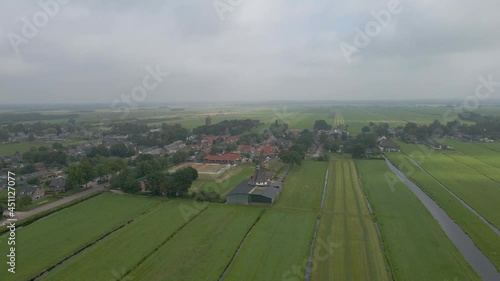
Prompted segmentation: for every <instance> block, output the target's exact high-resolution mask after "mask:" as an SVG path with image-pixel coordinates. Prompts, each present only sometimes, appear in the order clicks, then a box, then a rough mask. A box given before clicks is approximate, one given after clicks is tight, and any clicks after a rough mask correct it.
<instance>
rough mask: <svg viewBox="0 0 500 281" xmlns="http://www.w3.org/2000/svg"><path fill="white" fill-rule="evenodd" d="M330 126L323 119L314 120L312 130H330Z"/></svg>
mask: <svg viewBox="0 0 500 281" xmlns="http://www.w3.org/2000/svg"><path fill="white" fill-rule="evenodd" d="M331 128H332V126H330V125H328V123H326V121H325V120H316V121H315V122H314V130H330V129H331Z"/></svg>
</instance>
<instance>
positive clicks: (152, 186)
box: [146, 172, 168, 196]
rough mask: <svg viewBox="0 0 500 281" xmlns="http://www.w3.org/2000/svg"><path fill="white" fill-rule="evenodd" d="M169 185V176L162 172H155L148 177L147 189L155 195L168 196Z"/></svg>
mask: <svg viewBox="0 0 500 281" xmlns="http://www.w3.org/2000/svg"><path fill="white" fill-rule="evenodd" d="M167 184H168V182H167V176H166V175H165V174H164V173H162V172H153V173H151V174H149V175H147V176H146V189H147V190H149V191H150V192H151V194H153V195H157V196H163V195H166V194H167V188H168V187H167Z"/></svg>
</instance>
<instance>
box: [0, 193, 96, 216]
mask: <svg viewBox="0 0 500 281" xmlns="http://www.w3.org/2000/svg"><path fill="white" fill-rule="evenodd" d="M92 185H93V187H92V188H89V189H87V190H84V191H82V192H78V193H76V194H73V195H70V196H67V197H64V198H61V199H59V200H57V201H54V202H51V203H49V204H46V205H43V206H40V207H38V208H35V209H32V210H29V211H26V212H16V216H15V218H16V219H17V220H18V221H19V220H22V219H25V218H27V217H30V216H33V215H36V214H39V213H42V212H45V211H47V210H50V209H52V208H55V207H57V206H61V205H63V204H66V203H68V202H71V201H73V200H76V199H79V198H82V197H85V196H87V195H90V194H92V193H94V192H97V191H99V190H103V189H104V186H103V185H96V184H95V183H92ZM5 224H7V220H3V221H0V225H5Z"/></svg>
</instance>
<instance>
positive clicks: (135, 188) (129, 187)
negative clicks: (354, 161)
mask: <svg viewBox="0 0 500 281" xmlns="http://www.w3.org/2000/svg"><path fill="white" fill-rule="evenodd" d="M122 190H123V191H124V192H127V193H137V192H139V191H140V190H141V186H140V183H139V181H138V180H137V179H135V177H134V176H133V175H132V174H128V175H127V177H126V178H125V182H124V183H123V187H122Z"/></svg>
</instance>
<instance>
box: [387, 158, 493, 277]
mask: <svg viewBox="0 0 500 281" xmlns="http://www.w3.org/2000/svg"><path fill="white" fill-rule="evenodd" d="M386 157H387V158H389V159H390V160H391V162H392V163H393V164H394V165H395V166H401V167H405V168H404V169H401V170H402V172H404V173H405V175H406V176H407V177H408V178H409V179H411V181H413V182H414V183H416V184H417V185H418V186H419V187H420V189H422V190H423V191H424V192H425V193H427V195H429V197H431V198H432V200H434V202H436V203H437V204H438V205H439V206H440V207H441V208H442V209H443V210H444V211H445V212H446V213H447V214H448V215H449V216H450V217H451V218H452V219H453V220H454V221H455V222H456V223H457V224H458V225H460V227H461V228H462V229H463V230H464V231H465V232H466V233H467V234H468V235H469V236H470V237H471V238H472V240H474V243H475V244H476V245H477V246H478V248H479V249H481V251H482V252H483V253H485V255H486V256H487V257H488V258H489V259H490V260H491V261H492V262H493V264H494V265H495V266H496V267H497V268H500V255H498V253H500V237H499V236H498V235H497V234H496V233H494V232H493V231H492V230H491V229H490V228H489V227H488V226H487V225H486V224H485V223H483V222H482V221H481V219H480V218H479V217H478V216H476V215H475V214H474V213H472V212H471V211H469V210H468V209H467V208H466V207H465V206H464V205H463V204H462V203H461V202H460V201H458V200H457V199H456V198H455V197H454V196H453V195H451V194H450V193H449V192H448V191H447V190H446V189H445V188H443V187H442V186H440V185H439V183H437V182H436V180H435V179H434V178H432V177H431V176H430V175H428V174H426V173H425V172H423V171H422V170H420V169H419V168H418V167H417V166H416V165H415V164H414V163H413V162H411V161H409V159H408V158H407V156H406V155H403V154H388V155H386Z"/></svg>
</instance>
